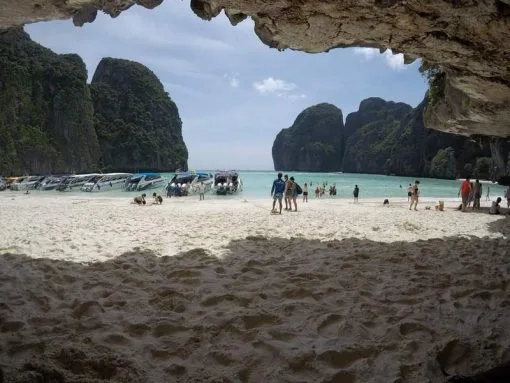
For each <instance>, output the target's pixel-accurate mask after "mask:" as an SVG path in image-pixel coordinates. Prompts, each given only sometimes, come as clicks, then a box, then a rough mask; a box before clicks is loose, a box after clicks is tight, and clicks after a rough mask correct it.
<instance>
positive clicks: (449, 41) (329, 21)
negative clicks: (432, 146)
mask: <svg viewBox="0 0 510 383" xmlns="http://www.w3.org/2000/svg"><path fill="white" fill-rule="evenodd" d="M166 1H176V0H166ZM162 2H163V0H2V1H1V2H0V28H1V29H6V28H10V27H14V26H19V25H23V24H27V23H33V22H37V21H43V20H54V19H68V18H72V19H73V22H74V24H75V25H77V26H81V25H83V24H84V23H86V22H92V21H94V19H95V17H96V15H97V12H98V11H103V12H105V13H107V14H109V15H111V16H112V17H116V16H118V15H119V14H120V13H121V12H122V11H123V10H126V9H128V8H129V7H130V6H132V5H133V4H139V5H141V6H144V7H147V8H155V7H157V6H158V5H160V4H161V3H162ZM191 8H192V10H193V11H194V12H195V14H197V15H198V16H199V17H201V18H202V19H204V20H210V19H212V18H213V17H216V16H218V15H219V14H220V12H221V11H222V10H224V11H225V14H226V15H227V17H228V18H229V19H230V21H231V23H232V24H233V25H235V24H237V23H239V22H241V21H242V20H244V19H245V18H247V17H251V18H252V19H253V20H254V21H255V33H256V34H257V36H258V37H259V38H260V39H261V40H262V41H263V42H264V43H265V44H267V45H269V46H271V47H273V48H277V49H295V50H301V51H305V52H324V51H327V50H330V49H334V48H342V47H353V46H356V47H375V48H379V49H381V51H382V50H385V49H388V48H391V49H392V50H393V52H402V53H405V59H406V62H411V61H412V60H414V59H416V58H423V59H425V60H426V61H427V62H429V63H431V64H437V65H440V67H441V69H442V70H443V71H444V72H445V74H446V77H445V81H444V82H443V83H442V85H441V89H440V91H439V94H440V97H439V98H438V99H437V100H436V102H435V103H434V105H432V106H430V107H429V108H428V109H427V111H426V114H425V117H426V122H427V125H428V126H429V127H431V128H434V129H439V130H444V131H449V132H456V133H461V134H466V135H471V134H482V135H497V136H502V137H508V136H510V69H509V68H510V0H485V1H474V0H450V1H446V0H429V1H413V0H400V1H399V0H320V1H319V0H191ZM155 12H157V9H156V10H155ZM234 32H235V31H232V33H234ZM168 38H172V37H171V36H168Z"/></svg>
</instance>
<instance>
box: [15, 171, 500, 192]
mask: <svg viewBox="0 0 510 383" xmlns="http://www.w3.org/2000/svg"><path fill="white" fill-rule="evenodd" d="M197 171H198V170H197ZM207 172H210V173H214V171H210V170H207ZM288 174H289V176H294V178H295V179H296V182H297V183H298V184H300V185H301V186H304V184H305V183H308V185H311V186H312V187H309V191H310V195H311V197H312V198H314V196H313V189H315V187H316V186H317V185H318V184H322V183H324V182H325V183H327V186H326V189H328V188H329V186H330V185H333V184H335V185H336V187H337V193H338V194H337V196H336V198H351V197H352V190H353V189H354V185H358V186H359V188H360V198H379V197H381V198H398V197H407V186H408V185H409V183H414V181H415V178H411V177H395V176H385V175H376V174H352V173H306V172H289V173H288ZM173 175H174V174H173V173H162V176H163V178H164V179H165V180H166V181H169V180H170V179H171V178H172V177H173ZM240 176H241V179H242V181H243V185H244V190H243V191H242V193H240V194H238V195H237V196H234V197H225V196H214V198H221V199H225V198H236V197H237V198H264V197H269V193H270V191H271V185H272V182H273V180H274V178H276V172H274V171H240ZM419 180H420V196H421V197H424V198H434V197H441V198H456V197H457V193H458V190H459V186H460V183H459V181H455V180H441V179H434V178H419ZM488 187H490V198H491V199H495V198H497V197H498V196H499V197H503V195H504V191H505V188H504V187H503V186H499V185H497V184H485V183H484V184H483V199H485V196H486V193H487V188H488ZM154 191H155V192H158V193H162V194H164V190H163V188H160V189H155V190H150V191H148V192H147V194H149V192H150V193H152V192H154ZM20 193H21V192H20ZM38 193H39V192H38ZM40 193H41V194H48V195H54V193H58V192H56V191H45V192H40ZM65 194H66V195H80V196H85V195H87V196H91V195H94V196H102V197H106V196H108V197H125V196H126V195H135V194H137V193H136V192H124V191H122V190H114V191H105V192H98V193H84V192H80V191H76V192H67V193H65ZM138 194H139V192H138ZM210 197H212V195H211V196H210Z"/></svg>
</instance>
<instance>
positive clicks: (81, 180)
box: [56, 173, 100, 191]
mask: <svg viewBox="0 0 510 383" xmlns="http://www.w3.org/2000/svg"><path fill="white" fill-rule="evenodd" d="M97 176H100V174H98V173H91V174H75V175H72V176H68V177H65V178H64V179H63V180H62V181H61V182H60V183H59V184H58V185H57V187H56V190H57V191H72V190H75V191H77V190H80V188H81V187H82V186H83V185H84V184H85V183H87V182H89V181H90V180H92V179H93V178H94V177H97Z"/></svg>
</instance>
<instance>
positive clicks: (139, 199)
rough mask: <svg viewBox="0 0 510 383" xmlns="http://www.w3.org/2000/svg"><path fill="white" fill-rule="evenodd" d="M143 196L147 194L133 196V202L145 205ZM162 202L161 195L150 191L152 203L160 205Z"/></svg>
mask: <svg viewBox="0 0 510 383" xmlns="http://www.w3.org/2000/svg"><path fill="white" fill-rule="evenodd" d="M145 197H147V194H145V193H143V194H142V195H141V196H138V197H135V198H133V203H134V204H137V205H146V204H147V201H146V199H145ZM162 203H163V197H161V196H160V195H159V194H157V193H152V205H161V204H162Z"/></svg>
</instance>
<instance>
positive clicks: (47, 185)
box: [35, 176, 66, 190]
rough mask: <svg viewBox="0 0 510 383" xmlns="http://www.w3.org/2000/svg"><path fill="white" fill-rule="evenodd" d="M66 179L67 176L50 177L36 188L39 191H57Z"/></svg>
mask: <svg viewBox="0 0 510 383" xmlns="http://www.w3.org/2000/svg"><path fill="white" fill-rule="evenodd" d="M65 178H66V176H48V177H46V178H44V179H43V180H42V181H41V182H40V183H39V184H38V185H36V187H35V188H36V189H38V190H55V189H56V188H57V186H58V185H59V184H60V183H61V182H62V181H63V180H64V179H65Z"/></svg>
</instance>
